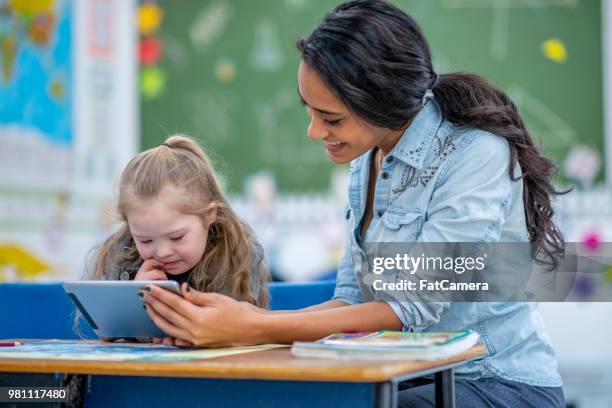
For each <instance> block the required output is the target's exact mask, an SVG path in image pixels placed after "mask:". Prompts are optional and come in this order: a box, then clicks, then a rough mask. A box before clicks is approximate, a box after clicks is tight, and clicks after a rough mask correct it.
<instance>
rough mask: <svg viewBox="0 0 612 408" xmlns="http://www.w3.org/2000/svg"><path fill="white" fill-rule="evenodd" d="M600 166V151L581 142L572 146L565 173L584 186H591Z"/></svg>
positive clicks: (566, 161)
mask: <svg viewBox="0 0 612 408" xmlns="http://www.w3.org/2000/svg"><path fill="white" fill-rule="evenodd" d="M600 167H601V159H600V156H599V152H597V150H595V149H593V148H592V147H590V146H586V145H580V144H579V145H576V146H574V147H572V148H571V150H570V151H569V153H568V154H567V157H566V159H565V163H564V170H565V175H566V176H567V177H568V178H569V179H571V180H573V181H575V182H578V183H579V184H580V186H582V187H589V186H590V185H591V184H592V183H593V181H594V180H595V177H596V176H597V173H599V169H600Z"/></svg>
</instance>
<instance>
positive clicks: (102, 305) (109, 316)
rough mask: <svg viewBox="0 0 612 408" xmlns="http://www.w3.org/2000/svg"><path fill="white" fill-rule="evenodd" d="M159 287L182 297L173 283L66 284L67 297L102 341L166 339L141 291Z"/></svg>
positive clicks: (92, 282) (68, 282) (175, 283)
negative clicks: (148, 311)
mask: <svg viewBox="0 0 612 408" xmlns="http://www.w3.org/2000/svg"><path fill="white" fill-rule="evenodd" d="M148 285H157V286H159V287H162V288H164V289H166V290H169V291H171V292H173V293H175V294H177V295H179V296H180V295H181V291H180V287H179V284H178V283H177V282H175V281H172V280H167V281H163V280H154V281H150V280H148V281H127V280H101V281H65V282H64V283H63V287H64V290H65V291H66V294H67V295H68V296H69V297H70V298H71V299H72V302H73V303H74V304H75V306H76V307H77V309H78V310H79V311H80V312H81V314H82V315H83V317H84V318H85V320H87V322H88V323H89V325H90V326H91V328H92V329H93V331H94V333H96V335H97V336H98V337H100V338H104V339H108V338H138V339H147V338H152V337H166V336H167V335H166V334H165V333H164V332H163V331H162V330H161V329H160V328H158V327H157V326H156V325H155V323H153V321H152V320H151V317H150V316H149V314H148V313H147V311H146V309H145V308H144V300H143V298H141V297H140V296H138V292H139V291H140V290H142V289H144V288H145V287H146V286H148Z"/></svg>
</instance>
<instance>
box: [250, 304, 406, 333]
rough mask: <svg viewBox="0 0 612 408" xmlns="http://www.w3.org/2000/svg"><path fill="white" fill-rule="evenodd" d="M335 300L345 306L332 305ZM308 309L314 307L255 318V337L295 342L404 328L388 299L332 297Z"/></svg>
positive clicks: (253, 331) (253, 324)
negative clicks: (349, 302)
mask: <svg viewBox="0 0 612 408" xmlns="http://www.w3.org/2000/svg"><path fill="white" fill-rule="evenodd" d="M335 302H337V303H343V304H344V305H345V306H342V307H337V306H335V307H334V306H333V305H329V304H330V303H331V304H334V303H335ZM326 305H327V306H326ZM321 306H323V307H321ZM330 306H331V307H330ZM308 309H310V310H306V309H305V310H303V311H296V312H293V313H273V314H266V315H263V316H258V317H256V318H254V319H253V320H252V321H251V323H250V327H251V330H252V333H253V339H252V341H253V342H254V343H292V342H293V341H296V340H303V341H313V340H317V339H320V338H322V337H325V336H328V335H330V334H332V333H339V332H362V331H377V330H401V329H402V322H401V321H400V319H399V318H398V317H397V315H396V314H395V312H394V311H393V309H391V307H390V306H389V305H388V304H387V303H385V302H369V303H362V304H358V305H347V304H346V303H344V302H339V301H330V302H326V303H323V304H321V305H316V306H313V307H312V308H308Z"/></svg>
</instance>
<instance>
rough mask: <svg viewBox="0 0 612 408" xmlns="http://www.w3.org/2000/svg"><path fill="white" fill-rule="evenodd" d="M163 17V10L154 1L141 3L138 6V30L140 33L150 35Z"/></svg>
mask: <svg viewBox="0 0 612 408" xmlns="http://www.w3.org/2000/svg"><path fill="white" fill-rule="evenodd" d="M163 18H164V12H163V11H162V9H161V8H160V7H159V6H158V5H157V4H155V3H152V2H149V3H145V4H142V5H141V6H140V7H139V8H138V30H139V32H140V35H151V34H154V33H155V32H157V30H158V29H159V25H160V24H161V22H162V19H163Z"/></svg>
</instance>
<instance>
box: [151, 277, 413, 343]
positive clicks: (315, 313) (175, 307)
mask: <svg viewBox="0 0 612 408" xmlns="http://www.w3.org/2000/svg"><path fill="white" fill-rule="evenodd" d="M144 300H145V302H146V304H147V311H148V312H149V314H150V316H151V318H152V319H153V321H154V322H155V324H156V325H157V326H158V327H159V328H160V329H162V330H163V331H164V332H165V333H167V334H168V335H169V336H171V337H174V338H176V339H180V340H182V341H180V342H178V341H177V342H176V344H177V345H195V346H208V347H224V346H244V345H251V344H261V343H291V342H293V341H295V340H316V339H319V338H322V337H325V336H327V335H329V334H332V333H337V332H346V331H376V330H383V329H388V330H399V329H401V328H402V323H401V321H400V319H399V318H398V317H397V315H396V314H395V312H394V311H393V310H392V309H391V307H390V306H389V305H388V304H387V303H384V302H372V303H363V304H358V305H346V304H345V306H340V307H338V306H339V303H344V302H339V301H330V302H326V303H324V304H321V305H318V306H317V307H319V309H315V310H312V309H311V310H308V311H296V312H293V313H260V312H257V311H255V310H252V309H250V308H247V307H245V306H244V305H242V304H241V303H240V302H238V301H236V300H234V299H232V298H230V297H227V296H223V295H219V294H216V293H203V292H199V291H196V290H193V289H191V290H189V291H188V290H186V287H185V286H183V297H180V296H177V295H176V294H173V293H171V292H170V291H167V290H164V289H162V288H158V287H155V286H154V285H151V286H150V292H146V293H145V296H144ZM331 306H333V307H331ZM321 307H322V308H321Z"/></svg>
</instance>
